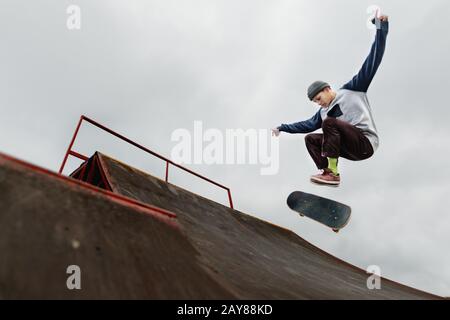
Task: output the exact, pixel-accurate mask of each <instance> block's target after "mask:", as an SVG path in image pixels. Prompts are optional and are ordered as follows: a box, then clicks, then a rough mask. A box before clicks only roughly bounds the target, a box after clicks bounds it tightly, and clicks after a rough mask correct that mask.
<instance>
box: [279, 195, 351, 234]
mask: <svg viewBox="0 0 450 320" xmlns="http://www.w3.org/2000/svg"><path fill="white" fill-rule="evenodd" d="M287 205H288V206H289V208H291V209H292V210H294V211H295V212H297V213H299V214H300V215H301V216H305V217H308V218H310V219H313V220H315V221H317V222H319V223H322V224H324V225H326V226H327V227H329V228H331V229H332V230H333V231H334V232H338V231H339V230H340V229H342V228H343V227H345V226H346V225H347V223H348V221H349V219H350V215H351V212H352V209H351V208H350V207H349V206H347V205H345V204H343V203H340V202H337V201H334V200H330V199H327V198H323V197H319V196H316V195H314V194H310V193H306V192H301V191H294V192H292V193H291V194H290V195H289V197H288V198H287Z"/></svg>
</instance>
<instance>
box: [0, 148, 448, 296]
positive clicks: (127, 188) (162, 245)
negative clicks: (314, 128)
mask: <svg viewBox="0 0 450 320" xmlns="http://www.w3.org/2000/svg"><path fill="white" fill-rule="evenodd" d="M87 165H89V170H83V166H87ZM83 166H81V167H80V169H78V170H77V171H76V172H74V174H73V175H74V177H77V178H79V179H82V180H86V181H88V180H89V179H91V180H92V181H95V183H94V184H95V185H97V186H98V187H102V188H104V189H109V190H110V191H105V190H103V189H100V188H98V187H94V186H92V185H88V184H87V183H85V182H81V181H79V180H76V179H73V178H65V177H62V176H59V175H57V174H55V173H52V172H48V171H46V170H44V169H41V168H38V167H35V166H32V165H30V164H27V163H24V162H22V161H19V160H16V159H13V158H11V157H8V156H6V155H2V154H0V200H1V201H0V253H1V256H2V263H0V298H1V299H11V298H19V299H34V298H37V299H49V298H52V299H54V298H56V299H59V298H64V299H66V298H69V299H70V298H84V299H135V298H140V299H439V298H440V297H437V296H434V295H431V294H428V293H426V292H422V291H419V290H416V289H413V288H410V287H407V286H404V285H401V284H398V283H395V282H392V281H389V280H387V279H382V289H381V290H369V289H367V287H366V281H367V277H368V275H367V274H366V273H365V271H364V270H361V269H359V268H356V267H354V266H352V265H350V264H347V263H345V262H343V261H341V260H339V259H337V258H335V257H333V256H331V255H329V254H327V253H325V252H323V251H321V250H320V249H318V248H317V247H315V246H313V245H311V244H310V243H308V242H307V241H305V240H303V239H302V238H300V237H299V236H297V235H296V234H295V233H293V232H291V231H289V230H286V229H284V228H280V227H278V226H275V225H273V224H270V223H268V222H265V221H262V220H260V219H257V218H255V217H252V216H249V215H247V214H244V213H242V212H239V211H237V210H232V209H230V208H228V207H225V206H223V205H221V204H218V203H216V202H214V201H211V200H208V199H206V198H203V197H201V196H198V195H196V194H194V193H191V192H189V191H187V190H184V189H182V188H179V187H176V186H174V185H172V184H169V183H166V182H164V181H162V180H160V179H157V178H155V177H153V176H150V175H148V174H146V173H144V172H141V171H139V170H136V169H134V168H131V167H130V166H127V165H126V164H123V163H121V162H119V161H116V160H114V159H112V158H110V157H107V156H105V155H102V154H100V153H96V154H95V155H94V156H93V157H91V159H90V161H87V162H85V164H84V165H83ZM85 169H86V168H85ZM82 172H83V174H81V173H82ZM163 209H164V210H163ZM167 212H169V213H170V214H166V213H167ZM70 265H78V266H79V267H80V268H81V286H82V290H69V289H68V288H67V286H66V281H67V278H68V277H69V275H68V274H67V273H66V269H67V267H68V266H70Z"/></svg>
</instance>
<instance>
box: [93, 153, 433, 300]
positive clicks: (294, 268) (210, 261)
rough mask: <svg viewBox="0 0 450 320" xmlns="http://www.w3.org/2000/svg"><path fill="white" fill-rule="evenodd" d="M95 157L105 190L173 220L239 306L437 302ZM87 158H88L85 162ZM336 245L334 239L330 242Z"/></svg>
mask: <svg viewBox="0 0 450 320" xmlns="http://www.w3.org/2000/svg"><path fill="white" fill-rule="evenodd" d="M93 158H98V159H97V160H98V161H96V162H97V163H98V164H99V166H100V167H99V170H101V171H103V172H102V175H103V176H105V178H106V180H107V184H108V185H109V186H110V188H111V190H112V191H113V192H115V193H117V194H121V195H124V196H127V197H130V198H133V199H136V200H139V201H141V202H144V203H147V204H151V205H154V206H157V207H160V208H164V209H166V210H170V211H172V212H174V213H176V214H177V220H178V222H179V225H180V226H181V228H182V229H183V232H184V234H185V235H186V236H187V237H188V238H189V240H190V242H191V243H192V245H193V246H194V247H195V248H196V249H197V251H198V252H200V253H201V256H202V261H203V262H204V263H205V264H207V265H208V266H209V267H210V268H211V269H212V270H214V273H215V278H216V279H218V281H220V282H221V283H223V282H225V283H227V284H228V285H229V287H231V288H232V291H233V292H235V293H236V295H237V296H238V297H239V298H244V299H432V298H437V297H436V296H433V295H430V294H428V293H425V292H422V291H419V290H415V289H413V288H410V287H407V286H404V285H401V284H398V283H395V282H393V281H390V280H387V279H382V289H381V290H369V289H368V288H367V286H366V281H367V277H368V275H367V274H366V272H365V271H364V270H362V269H359V268H357V267H355V266H352V265H350V264H348V263H345V262H344V261H342V260H339V259H337V258H335V257H333V256H331V255H329V254H327V253H325V252H324V251H322V250H320V249H318V248H317V247H315V246H313V245H311V244H310V243H308V242H307V241H305V240H303V239H302V238H300V237H299V236H297V235H296V234H295V233H293V232H292V231H290V230H286V229H284V228H281V227H278V226H275V225H273V224H271V223H268V222H266V221H262V220H260V219H257V218H255V217H252V216H249V215H247V214H244V213H242V212H239V211H237V210H233V209H230V208H228V207H226V206H223V205H221V204H218V203H216V202H214V201H211V200H209V199H206V198H204V197H201V196H199V195H196V194H194V193H191V192H189V191H187V190H184V189H182V188H179V187H177V186H175V185H172V184H170V183H166V182H165V181H163V180H160V179H158V178H155V177H153V176H151V175H149V174H146V173H144V172H141V171H139V170H136V169H134V168H131V167H130V166H127V165H126V164H124V163H121V162H119V161H116V160H114V159H112V158H110V157H107V156H105V155H103V154H100V153H96V154H95V155H94V156H93ZM91 159H92V158H91ZM336 241H338V239H337V240H336Z"/></svg>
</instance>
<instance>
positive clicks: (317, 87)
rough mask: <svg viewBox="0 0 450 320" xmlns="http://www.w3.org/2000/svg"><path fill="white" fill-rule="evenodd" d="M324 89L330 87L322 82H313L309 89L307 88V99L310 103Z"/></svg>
mask: <svg viewBox="0 0 450 320" xmlns="http://www.w3.org/2000/svg"><path fill="white" fill-rule="evenodd" d="M326 87H330V85H329V84H328V83H326V82H323V81H314V82H313V83H312V84H311V85H310V86H309V87H308V98H309V100H311V101H312V99H314V97H315V96H316V94H318V93H319V92H320V91H322V90H323V89H325V88H326Z"/></svg>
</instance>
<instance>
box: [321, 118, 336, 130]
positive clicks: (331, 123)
mask: <svg viewBox="0 0 450 320" xmlns="http://www.w3.org/2000/svg"><path fill="white" fill-rule="evenodd" d="M337 121H338V120H337V119H336V118H332V117H327V118H326V119H325V120H323V122H322V128H330V127H335V126H336V124H337Z"/></svg>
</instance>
